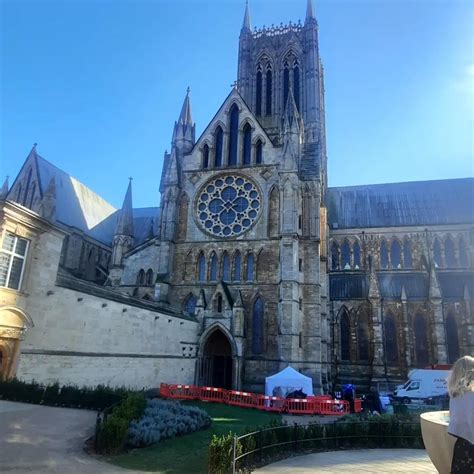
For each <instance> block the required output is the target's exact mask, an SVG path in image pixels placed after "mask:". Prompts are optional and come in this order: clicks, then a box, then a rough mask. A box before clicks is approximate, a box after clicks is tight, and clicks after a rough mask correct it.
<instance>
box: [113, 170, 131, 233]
mask: <svg viewBox="0 0 474 474" xmlns="http://www.w3.org/2000/svg"><path fill="white" fill-rule="evenodd" d="M129 179H130V181H129V183H128V188H127V192H126V194H125V198H124V200H123V204H122V209H121V211H120V215H119V219H118V222H117V227H116V229H115V235H129V236H130V237H133V236H134V231H133V206H132V178H129Z"/></svg>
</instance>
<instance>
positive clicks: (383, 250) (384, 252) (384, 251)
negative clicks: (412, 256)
mask: <svg viewBox="0 0 474 474" xmlns="http://www.w3.org/2000/svg"><path fill="white" fill-rule="evenodd" d="M380 268H381V269H382V270H386V269H387V268H388V248H387V242H385V240H382V243H381V244H380Z"/></svg>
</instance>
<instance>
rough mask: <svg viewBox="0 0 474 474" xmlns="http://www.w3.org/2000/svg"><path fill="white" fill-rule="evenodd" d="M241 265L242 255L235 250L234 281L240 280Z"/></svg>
mask: <svg viewBox="0 0 474 474" xmlns="http://www.w3.org/2000/svg"><path fill="white" fill-rule="evenodd" d="M241 267H242V257H241V256H240V252H239V251H237V252H236V254H235V257H234V281H240V279H241V272H242V269H241Z"/></svg>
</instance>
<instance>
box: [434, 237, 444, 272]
mask: <svg viewBox="0 0 474 474" xmlns="http://www.w3.org/2000/svg"><path fill="white" fill-rule="evenodd" d="M433 258H434V262H435V266H436V268H439V267H441V266H442V264H443V261H442V258H441V244H440V243H439V240H438V238H435V241H434V244H433Z"/></svg>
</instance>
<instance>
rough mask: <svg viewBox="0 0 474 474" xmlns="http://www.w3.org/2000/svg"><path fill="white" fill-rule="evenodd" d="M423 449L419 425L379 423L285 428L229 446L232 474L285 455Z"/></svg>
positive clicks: (242, 438)
mask: <svg viewBox="0 0 474 474" xmlns="http://www.w3.org/2000/svg"><path fill="white" fill-rule="evenodd" d="M359 447H361V448H399V447H405V448H406V447H411V448H423V440H422V436H421V428H420V424H419V423H413V422H397V423H393V422H390V421H385V420H379V421H367V420H363V421H356V422H352V421H349V422H344V421H339V422H334V423H329V424H310V425H298V424H294V425H284V426H277V427H273V428H267V429H264V430H260V431H254V432H252V433H247V434H244V435H242V436H235V437H234V438H233V443H232V466H229V468H231V472H232V473H233V474H234V473H236V472H239V471H240V470H241V469H246V468H249V467H254V466H259V465H260V466H261V465H265V464H269V463H271V462H274V461H276V460H278V459H283V458H285V457H287V456H286V455H285V453H288V452H298V451H302V452H314V451H329V450H331V451H332V450H337V449H350V448H359Z"/></svg>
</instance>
